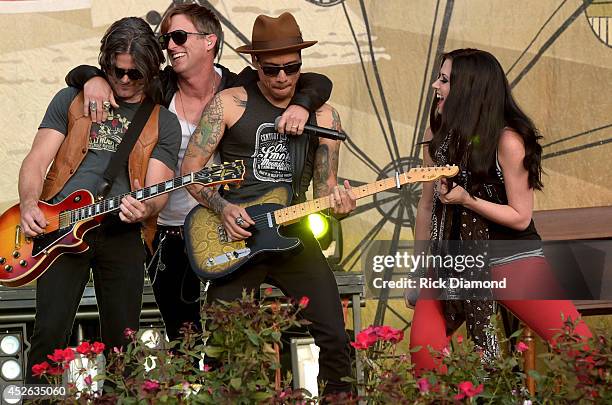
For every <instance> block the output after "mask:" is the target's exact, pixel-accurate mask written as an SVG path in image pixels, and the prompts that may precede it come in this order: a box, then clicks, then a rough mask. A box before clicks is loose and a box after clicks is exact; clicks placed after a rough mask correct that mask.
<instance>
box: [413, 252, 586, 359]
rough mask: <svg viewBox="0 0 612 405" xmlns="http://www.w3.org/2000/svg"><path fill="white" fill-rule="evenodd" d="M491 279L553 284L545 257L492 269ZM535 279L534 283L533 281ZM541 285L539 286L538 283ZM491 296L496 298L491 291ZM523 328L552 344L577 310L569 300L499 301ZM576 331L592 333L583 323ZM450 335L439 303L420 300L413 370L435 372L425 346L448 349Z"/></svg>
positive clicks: (416, 309)
mask: <svg viewBox="0 0 612 405" xmlns="http://www.w3.org/2000/svg"><path fill="white" fill-rule="evenodd" d="M491 276H492V279H493V280H501V279H502V278H504V277H512V278H513V279H517V278H518V279H523V280H526V283H525V288H529V287H528V286H529V285H537V284H539V283H542V282H550V283H552V284H549V285H553V284H556V280H555V279H554V277H553V276H552V273H551V271H550V268H549V266H548V262H547V261H546V259H544V258H540V257H537V258H528V259H522V260H517V261H515V262H512V263H509V264H505V265H501V266H496V267H492V268H491ZM535 280H537V282H536V281H535ZM539 285H542V284H539ZM494 295H495V296H496V295H497V294H495V291H494ZM498 302H499V303H501V304H502V305H504V306H505V307H506V308H508V310H510V311H511V312H512V313H514V315H516V316H517V317H518V318H519V319H520V320H521V321H522V322H523V323H524V324H525V325H527V326H528V327H529V328H531V329H532V330H533V331H534V332H535V333H537V334H538V335H539V336H540V337H542V338H543V339H546V340H547V341H549V342H551V341H552V338H553V336H554V335H556V334H558V333H559V330H560V329H561V328H562V327H563V320H562V318H561V315H563V318H564V319H567V318H571V319H573V320H576V319H578V318H579V316H580V315H579V314H578V311H577V310H576V307H575V306H574V304H573V303H572V302H571V301H569V300H506V299H501V300H498ZM575 332H576V333H577V334H578V335H580V336H583V337H584V338H589V337H591V336H592V334H591V331H590V330H589V328H588V326H587V325H586V324H585V323H584V321H582V320H580V321H579V323H578V324H577V325H576V329H575ZM450 338H451V337H450V336H447V335H446V324H445V321H444V314H443V312H442V303H441V301H437V300H425V299H423V300H421V299H419V300H418V301H417V303H416V307H415V309H414V316H413V318H412V327H411V329H410V348H413V347H416V346H421V350H419V351H418V352H415V353H412V362H413V364H414V365H415V369H416V370H417V371H418V370H423V369H434V368H436V367H437V365H436V364H435V363H434V359H433V357H432V356H431V354H430V352H429V350H428V349H427V347H428V346H431V347H432V348H433V349H434V350H435V351H437V352H440V351H441V350H442V349H443V348H445V347H447V346H448V345H449V342H450Z"/></svg>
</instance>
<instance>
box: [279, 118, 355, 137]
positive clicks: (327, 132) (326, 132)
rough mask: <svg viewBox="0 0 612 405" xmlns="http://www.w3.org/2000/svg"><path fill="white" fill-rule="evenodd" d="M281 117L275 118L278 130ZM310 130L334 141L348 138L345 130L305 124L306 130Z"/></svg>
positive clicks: (316, 134) (313, 133) (311, 132)
mask: <svg viewBox="0 0 612 405" xmlns="http://www.w3.org/2000/svg"><path fill="white" fill-rule="evenodd" d="M280 119H281V117H276V119H275V120H274V128H275V129H276V130H277V131H278V122H279V121H280ZM306 131H307V132H308V133H310V134H312V135H315V136H318V137H320V138H327V139H332V140H334V141H344V140H346V134H345V133H344V132H340V131H336V130H335V129H329V128H323V127H318V126H316V125H308V124H306V125H304V132H306Z"/></svg>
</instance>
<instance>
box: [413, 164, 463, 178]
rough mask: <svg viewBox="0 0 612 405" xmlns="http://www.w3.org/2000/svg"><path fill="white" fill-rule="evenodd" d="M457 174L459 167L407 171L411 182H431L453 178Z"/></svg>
mask: <svg viewBox="0 0 612 405" xmlns="http://www.w3.org/2000/svg"><path fill="white" fill-rule="evenodd" d="M457 173H459V166H455V165H453V166H450V165H446V166H425V167H413V168H412V169H410V170H409V171H408V175H409V176H410V179H411V180H417V181H433V180H438V179H441V178H443V177H453V176H456V175H457Z"/></svg>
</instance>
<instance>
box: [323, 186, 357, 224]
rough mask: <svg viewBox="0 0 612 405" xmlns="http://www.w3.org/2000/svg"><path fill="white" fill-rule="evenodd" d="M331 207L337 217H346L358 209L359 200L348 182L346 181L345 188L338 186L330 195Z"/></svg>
mask: <svg viewBox="0 0 612 405" xmlns="http://www.w3.org/2000/svg"><path fill="white" fill-rule="evenodd" d="M329 206H330V207H331V212H332V214H333V215H334V216H335V217H340V218H342V217H345V216H347V215H348V214H350V213H351V211H353V210H354V209H355V208H356V207H357V198H356V197H355V194H354V193H353V188H352V187H351V185H350V183H349V181H348V180H344V188H340V187H339V186H338V185H336V186H335V187H334V188H332V189H331V192H330V193H329Z"/></svg>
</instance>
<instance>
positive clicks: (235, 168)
mask: <svg viewBox="0 0 612 405" xmlns="http://www.w3.org/2000/svg"><path fill="white" fill-rule="evenodd" d="M242 180H244V162H243V161H242V160H235V161H233V162H225V163H223V164H220V165H212V166H209V167H205V168H203V169H202V170H200V171H197V172H194V173H193V181H194V183H199V184H201V185H203V186H212V185H217V184H227V183H238V182H241V181H242Z"/></svg>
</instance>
